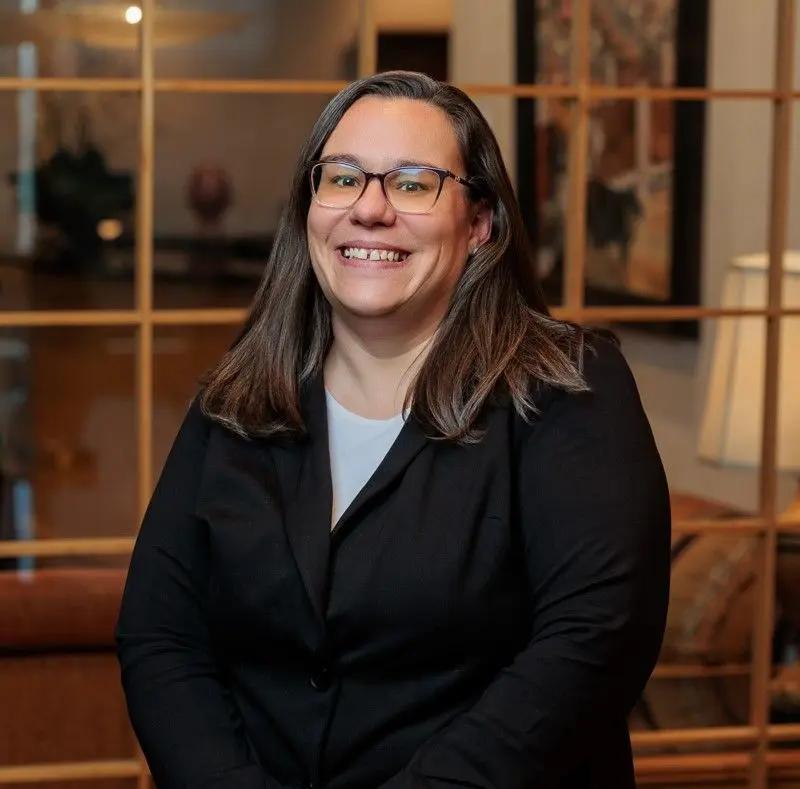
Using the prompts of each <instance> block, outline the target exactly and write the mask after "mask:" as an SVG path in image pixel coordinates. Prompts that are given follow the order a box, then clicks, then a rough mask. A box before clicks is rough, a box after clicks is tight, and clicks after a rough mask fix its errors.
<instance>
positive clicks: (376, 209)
mask: <svg viewBox="0 0 800 789" xmlns="http://www.w3.org/2000/svg"><path fill="white" fill-rule="evenodd" d="M395 216H396V215H395V211H394V208H392V206H391V205H390V203H389V201H388V200H387V199H386V196H385V195H384V194H383V189H381V184H380V181H378V179H377V178H370V179H369V182H368V183H367V188H366V189H365V190H364V193H363V194H362V195H361V197H359V198H358V200H356V202H355V203H353V205H352V206H351V208H350V219H351V221H353V222H358V223H360V224H363V225H368V226H369V225H375V224H384V225H386V224H391V223H392V222H394V220H395Z"/></svg>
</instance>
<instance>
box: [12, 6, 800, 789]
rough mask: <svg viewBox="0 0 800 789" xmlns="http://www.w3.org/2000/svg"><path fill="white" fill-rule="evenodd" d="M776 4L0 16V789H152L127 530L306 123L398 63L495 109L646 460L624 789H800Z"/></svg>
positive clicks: (796, 83) (794, 472)
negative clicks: (645, 620)
mask: <svg viewBox="0 0 800 789" xmlns="http://www.w3.org/2000/svg"><path fill="white" fill-rule="evenodd" d="M797 5H798V3H797V0H591V2H590V0H404V2H402V3H396V2H392V1H390V0H385V1H384V0H291V2H290V0H228V2H226V3H221V2H217V3H214V2H211V1H210V0H193V2H188V0H160V2H152V1H151V0H148V2H144V3H143V4H142V5H141V6H138V5H129V4H124V3H123V4H116V3H110V2H95V1H93V0H75V2H67V1H66V0H64V1H62V0H0V786H12V787H22V786H28V787H30V786H37V787H38V786H40V787H58V788H59V789H67V788H69V789H79V787H80V788H84V787H85V788H86V789H89V788H90V787H93V788H94V789H123V788H125V789H127V788H132V787H137V788H138V789H144V787H148V786H150V785H151V781H150V778H149V775H148V773H147V768H146V764H145V763H144V762H143V760H142V758H141V755H140V753H139V752H138V750H137V746H136V742H135V738H134V736H133V734H132V732H131V729H130V726H129V724H128V722H127V716H126V713H125V707H124V701H123V698H122V694H121V690H120V687H119V673H118V667H117V662H116V658H115V655H114V644H113V633H112V631H113V623H114V621H115V618H116V614H117V610H118V606H119V596H120V592H121V589H122V584H123V582H124V577H125V570H126V568H127V563H128V557H129V553H130V549H131V546H132V543H133V538H134V535H135V532H136V528H137V526H138V522H139V519H140V517H141V515H142V513H143V511H144V507H145V506H146V504H147V501H148V499H149V496H150V493H151V491H152V487H153V482H154V480H155V479H156V478H157V476H158V474H159V472H160V469H161V466H162V464H163V461H164V459H165V457H166V453H167V451H168V449H169V447H170V445H171V443H172V440H173V438H174V436H175V432H176V430H177V427H178V424H179V423H180V421H181V419H182V417H183V415H184V413H185V410H186V408H187V406H188V402H189V398H190V397H191V395H192V394H193V392H194V387H195V383H196V381H197V378H198V376H199V375H200V374H201V373H202V372H203V371H204V370H205V369H206V368H207V367H208V366H209V365H211V364H212V363H213V362H214V361H215V360H216V359H218V358H219V356H220V355H221V354H222V353H223V352H224V350H225V349H226V348H227V346H228V344H229V343H230V342H231V340H232V339H233V337H234V335H235V332H236V329H237V326H238V324H239V323H240V322H241V321H242V319H243V318H244V315H245V311H246V308H247V305H248V304H249V302H250V299H251V298H252V296H253V294H254V291H255V288H256V285H257V283H258V279H259V277H260V275H261V271H262V268H263V265H264V262H265V260H266V258H267V255H268V254H269V250H270V246H271V243H272V239H273V236H274V233H275V229H276V225H277V222H278V218H279V216H280V212H281V210H282V207H283V203H284V200H285V199H286V194H287V191H288V187H289V183H290V179H291V176H292V174H293V172H294V168H295V165H296V157H297V154H298V151H299V148H300V146H301V144H302V142H303V140H304V139H305V137H306V135H307V134H308V132H309V130H310V127H311V125H312V123H313V121H314V120H315V119H316V117H317V115H318V114H319V112H320V111H321V110H322V108H323V107H324V106H325V104H326V103H327V102H328V100H329V99H330V97H331V96H332V95H333V94H335V93H336V92H337V91H338V90H339V89H341V88H342V87H344V85H345V84H346V83H347V82H348V81H350V80H353V79H355V78H357V77H358V76H362V75H365V74H369V73H372V72H375V71H382V70H387V69H393V68H408V69H415V70H420V71H425V72H426V73H428V74H430V75H432V76H434V77H436V78H438V79H442V80H447V81H450V82H453V83H455V84H457V85H459V86H460V87H462V88H463V89H464V90H466V91H467V92H468V93H469V94H470V95H471V96H472V97H473V98H474V100H475V101H476V102H477V103H478V105H479V106H480V107H481V109H482V110H483V112H484V113H485V115H486V117H487V118H488V120H489V121H490V123H491V125H492V127H493V129H494V131H495V134H496V135H497V138H498V140H499V142H500V145H501V148H502V151H503V155H504V157H505V162H506V166H507V168H508V171H509V173H510V175H511V178H512V181H513V182H514V186H515V189H516V191H517V195H518V198H519V201H520V204H521V206H522V209H523V213H524V217H525V222H526V224H527V227H528V232H529V234H530V237H531V242H532V244H534V245H535V249H536V253H537V254H536V261H537V266H538V271H539V275H540V277H541V279H542V282H543V286H544V288H545V292H546V294H547V298H548V302H549V303H550V305H551V306H552V310H553V312H554V314H556V315H557V316H559V317H565V318H570V319H572V320H577V321H581V322H584V323H587V324H591V325H603V326H610V327H611V328H613V329H614V330H615V331H616V332H617V333H618V335H619V336H620V338H621V339H622V350H623V352H624V353H625V355H626V357H627V359H628V361H629V363H630V365H631V368H632V369H633V372H634V374H635V376H636V379H637V383H638V386H639V390H640V393H641V396H642V400H643V402H644V405H645V408H646V410H647V413H648V416H649V418H650V421H651V424H652V427H653V431H654V434H655V438H656V441H657V443H658V447H659V450H660V452H661V455H662V458H663V460H664V464H665V466H666V470H667V474H668V477H669V482H670V488H671V496H672V509H673V518H674V523H673V529H674V533H673V576H672V578H673V580H672V592H671V598H672V599H671V606H670V613H669V620H668V625H667V633H666V636H665V640H664V646H663V649H662V654H661V657H660V661H659V665H658V666H657V668H656V670H655V673H654V675H653V677H652V679H651V681H650V683H649V685H648V687H647V689H646V691H645V693H644V695H643V697H642V699H641V701H640V703H639V704H638V705H637V707H636V709H635V710H634V712H633V714H632V717H631V729H632V732H633V746H634V752H635V757H636V769H637V775H638V782H639V784H640V785H653V786H658V787H662V789H666V787H678V786H695V787H710V786H714V787H728V789H734V788H735V789H742V788H743V787H750V789H754V788H756V787H767V786H769V787H782V788H783V789H789V787H800V500H799V499H798V493H799V491H800V488H799V487H798V480H799V479H800V56H798V53H797V48H798V42H799V41H800V11H798V8H797ZM620 484H626V480H620Z"/></svg>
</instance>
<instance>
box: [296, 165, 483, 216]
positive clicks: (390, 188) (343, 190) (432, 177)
mask: <svg viewBox="0 0 800 789" xmlns="http://www.w3.org/2000/svg"><path fill="white" fill-rule="evenodd" d="M310 164H311V193H312V195H313V196H314V200H315V201H316V202H317V203H318V204H319V205H322V206H325V207H326V208H350V206H352V205H354V204H355V202H356V201H357V200H358V199H359V198H360V197H361V195H363V194H364V192H365V190H366V188H367V184H369V182H370V179H372V178H377V179H378V181H379V182H380V185H381V189H382V190H383V196H384V197H385V198H386V199H387V200H388V202H389V204H390V205H391V206H392V208H394V210H395V211H399V212H400V213H403V214H427V213H428V211H430V210H431V209H432V208H433V206H434V205H436V201H437V200H438V199H439V195H440V194H441V193H442V186H444V181H445V178H452V179H453V180H454V181H457V182H458V183H460V184H464V185H465V186H472V184H471V182H470V181H469V180H467V179H466V178H461V177H460V176H458V175H456V174H455V173H451V172H450V170H444V169H442V168H439V167H396V168H395V169H393V170H387V171H386V172H385V173H368V172H367V171H366V170H364V169H362V168H361V167H358V166H356V165H355V164H347V163H345V162H337V161H324V162H320V161H316V162H310Z"/></svg>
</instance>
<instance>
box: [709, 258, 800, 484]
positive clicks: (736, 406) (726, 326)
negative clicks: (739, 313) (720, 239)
mask: <svg viewBox="0 0 800 789" xmlns="http://www.w3.org/2000/svg"><path fill="white" fill-rule="evenodd" d="M767 265H768V257H767V255H766V254H765V253H760V254H755V255H742V256H740V257H736V258H734V259H733V260H732V261H731V265H730V267H729V269H728V271H727V272H726V274H725V282H724V286H723V293H722V306H724V307H756V308H757V307H763V306H764V305H765V304H766V303H767ZM783 270H784V278H783V303H784V305H785V306H787V307H800V252H786V253H785V255H784V265H783ZM717 323H718V325H717V331H716V337H715V339H714V347H713V355H712V359H711V372H710V376H709V380H708V388H707V390H706V398H705V404H704V409H703V419H702V423H701V428H700V438H699V441H698V446H697V452H698V455H699V456H700V457H701V458H703V459H704V460H709V461H712V462H715V463H719V464H720V465H732V466H757V465H759V464H760V462H761V425H762V418H763V408H764V363H765V362H764V360H765V352H766V348H765V344H764V343H765V333H766V326H765V320H764V319H763V318H760V317H759V318H751V317H745V318H739V317H736V318H721V319H719V321H718V322H717ZM777 454H778V457H777V467H778V468H779V469H780V470H783V471H800V318H784V319H783V320H782V327H781V343H780V371H779V389H778V453H777Z"/></svg>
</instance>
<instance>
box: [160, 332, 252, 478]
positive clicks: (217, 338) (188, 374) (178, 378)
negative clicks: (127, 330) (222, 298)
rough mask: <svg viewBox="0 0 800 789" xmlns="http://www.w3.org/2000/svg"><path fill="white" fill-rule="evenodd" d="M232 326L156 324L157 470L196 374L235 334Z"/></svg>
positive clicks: (183, 412)
mask: <svg viewBox="0 0 800 789" xmlns="http://www.w3.org/2000/svg"><path fill="white" fill-rule="evenodd" d="M239 330H240V327H239V326H238V325H236V326H157V327H156V332H155V337H154V340H153V377H154V386H155V389H154V398H155V402H154V406H153V468H154V470H155V473H156V475H158V474H159V473H160V471H161V468H162V467H163V465H164V461H165V460H166V458H167V453H168V452H169V449H170V447H171V446H172V442H173V441H174V440H175V435H176V433H177V432H178V427H179V426H180V424H181V422H182V421H183V418H184V416H185V415H186V411H187V409H188V407H189V402H190V400H191V398H192V397H193V396H194V394H195V393H196V392H197V384H198V381H199V378H200V376H201V375H202V374H203V373H204V372H205V371H206V370H208V369H209V368H211V367H213V366H215V365H216V364H217V362H219V361H220V359H221V358H222V356H223V355H224V354H225V352H226V351H227V350H228V348H229V347H230V346H231V344H232V343H233V341H234V340H235V339H236V336H237V335H238V333H239Z"/></svg>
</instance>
